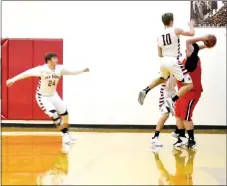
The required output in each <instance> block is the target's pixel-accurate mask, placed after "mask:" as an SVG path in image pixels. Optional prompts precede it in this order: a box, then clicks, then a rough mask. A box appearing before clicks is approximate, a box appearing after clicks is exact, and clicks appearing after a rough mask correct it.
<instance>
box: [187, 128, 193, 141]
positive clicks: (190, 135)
mask: <svg viewBox="0 0 227 186" xmlns="http://www.w3.org/2000/svg"><path fill="white" fill-rule="evenodd" d="M187 132H188V136H189V139H191V140H194V129H192V130H187Z"/></svg>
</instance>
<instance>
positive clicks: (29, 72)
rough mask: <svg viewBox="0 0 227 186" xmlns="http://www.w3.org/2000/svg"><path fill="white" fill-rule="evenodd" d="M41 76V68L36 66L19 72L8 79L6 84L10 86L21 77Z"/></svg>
mask: <svg viewBox="0 0 227 186" xmlns="http://www.w3.org/2000/svg"><path fill="white" fill-rule="evenodd" d="M40 76H41V72H40V70H39V67H35V68H32V69H29V70H27V71H25V72H22V73H21V74H18V75H17V76H15V77H13V78H11V79H8V80H7V81H6V85H7V86H8V87H9V86H11V85H12V84H14V83H15V82H16V81H19V80H21V79H25V78H28V77H40Z"/></svg>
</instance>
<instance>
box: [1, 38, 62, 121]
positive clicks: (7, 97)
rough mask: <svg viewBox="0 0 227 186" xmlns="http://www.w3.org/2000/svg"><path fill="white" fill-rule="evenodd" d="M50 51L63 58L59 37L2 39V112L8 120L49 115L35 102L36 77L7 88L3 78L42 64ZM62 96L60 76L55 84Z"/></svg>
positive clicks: (60, 58)
mask: <svg viewBox="0 0 227 186" xmlns="http://www.w3.org/2000/svg"><path fill="white" fill-rule="evenodd" d="M49 51H53V52H56V53H57V54H58V56H59V63H60V64H62V59H63V40H62V39H2V82H1V83H2V86H1V88H2V116H3V118H6V119H8V120H45V119H48V117H47V116H46V115H45V114H44V113H43V112H42V111H41V109H40V108H39V107H38V105H37V104H36V100H35V91H36V89H37V84H38V81H39V79H38V78H37V77H33V78H27V79H24V80H21V81H18V82H16V83H15V84H14V85H13V86H11V87H10V88H7V87H6V80H7V79H9V78H12V77H14V76H16V75H17V74H19V73H22V72H24V71H26V70H28V69H30V68H33V67H36V66H38V65H43V64H44V63H45V62H44V55H45V53H47V52H49ZM58 91H59V95H60V96H61V97H62V80H61V81H60V82H59V87H58Z"/></svg>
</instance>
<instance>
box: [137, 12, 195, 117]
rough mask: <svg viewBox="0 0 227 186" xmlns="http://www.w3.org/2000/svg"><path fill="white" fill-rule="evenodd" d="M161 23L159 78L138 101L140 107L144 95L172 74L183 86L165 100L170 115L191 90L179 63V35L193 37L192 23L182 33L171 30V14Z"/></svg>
mask: <svg viewBox="0 0 227 186" xmlns="http://www.w3.org/2000/svg"><path fill="white" fill-rule="evenodd" d="M162 22H163V24H164V26H165V30H164V31H163V32H162V33H161V34H160V36H159V37H158V55H159V57H160V58H161V61H160V68H161V77H159V78H157V79H154V80H153V81H152V83H151V84H150V85H149V86H148V87H147V88H145V89H144V90H142V91H141V92H140V94H139V98H138V101H139V103H140V104H141V105H142V104H143V102H144V99H145V97H146V94H147V93H148V92H149V91H150V90H151V89H153V88H154V87H156V86H158V85H159V84H161V83H164V82H165V81H166V80H167V79H168V78H169V76H170V75H171V74H172V75H174V76H175V78H176V79H177V81H181V82H183V86H182V87H181V88H180V89H179V91H178V93H177V95H175V96H174V97H173V98H172V99H171V98H168V99H166V103H165V104H166V107H169V109H170V112H171V113H172V114H175V113H174V103H175V101H176V100H177V99H178V98H179V97H181V96H183V95H184V94H185V93H187V92H188V91H190V90H191V89H192V88H193V84H192V80H191V78H190V76H189V74H188V73H187V70H186V69H184V66H183V65H182V64H181V63H180V62H179V57H180V35H184V36H193V35H194V21H191V22H190V24H189V26H190V31H183V30H182V29H179V28H173V14H172V13H166V14H164V15H163V16H162Z"/></svg>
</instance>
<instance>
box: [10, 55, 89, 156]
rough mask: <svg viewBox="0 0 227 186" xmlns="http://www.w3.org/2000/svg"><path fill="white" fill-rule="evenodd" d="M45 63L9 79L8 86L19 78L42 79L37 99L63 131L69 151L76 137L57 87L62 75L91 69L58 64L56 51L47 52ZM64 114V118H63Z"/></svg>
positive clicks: (65, 147) (64, 148)
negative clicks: (71, 130)
mask: <svg viewBox="0 0 227 186" xmlns="http://www.w3.org/2000/svg"><path fill="white" fill-rule="evenodd" d="M45 62H46V64H45V65H42V66H38V67H35V68H32V69H29V70H27V71H25V72H23V73H21V74H19V75H17V76H15V77H14V78H12V79H9V80H7V82H6V84H7V86H11V85H12V84H13V83H15V82H16V81H18V80H21V79H25V78H28V77H39V78H40V81H39V84H38V87H37V91H36V101H37V103H38V105H39V107H40V108H41V109H42V110H43V111H44V113H45V114H47V115H48V116H49V117H50V118H51V119H52V120H53V121H54V124H55V125H56V127H57V128H58V129H59V130H61V132H62V133H63V138H62V142H63V151H66V152H67V151H68V150H69V148H70V146H69V144H70V143H72V142H73V140H74V138H73V137H72V136H71V135H70V134H69V133H68V128H69V124H68V112H67V107H66V105H65V104H64V102H63V101H62V99H61V98H60V97H59V95H58V93H57V91H56V88H57V84H58V81H59V79H60V78H61V76H62V75H76V74H80V73H83V72H88V71H89V69H87V68H86V69H84V70H81V71H77V70H71V69H66V68H65V67H64V66H63V65H57V63H58V58H57V55H56V54H55V53H47V54H46V56H45ZM61 116H62V120H61Z"/></svg>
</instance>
